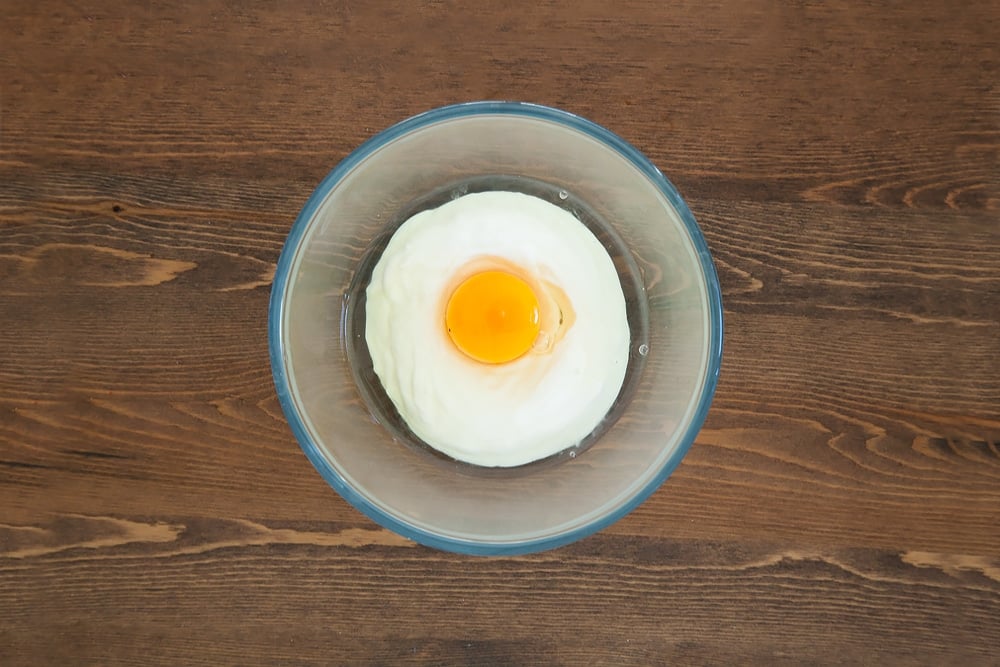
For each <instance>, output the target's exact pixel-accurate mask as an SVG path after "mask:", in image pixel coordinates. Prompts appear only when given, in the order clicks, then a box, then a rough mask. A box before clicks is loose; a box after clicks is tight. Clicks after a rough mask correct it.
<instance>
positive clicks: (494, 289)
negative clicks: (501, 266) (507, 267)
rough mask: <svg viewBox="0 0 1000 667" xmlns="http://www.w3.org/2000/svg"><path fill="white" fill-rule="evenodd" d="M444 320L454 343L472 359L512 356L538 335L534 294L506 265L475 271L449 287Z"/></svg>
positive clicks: (491, 360)
mask: <svg viewBox="0 0 1000 667" xmlns="http://www.w3.org/2000/svg"><path fill="white" fill-rule="evenodd" d="M445 325H446V327H447V329H448V335H449V336H450V337H451V340H452V342H453V343H454V344H455V346H456V347H457V348H458V349H459V350H461V351H462V352H464V353H465V354H466V355H468V356H469V357H471V358H473V359H475V360H476V361H480V362H482V363H486V364H503V363H506V362H508V361H513V360H515V359H517V358H518V357H520V356H522V355H524V354H525V353H526V352H528V350H530V349H531V347H532V345H534V343H535V339H536V338H538V330H539V324H538V297H537V296H536V295H535V293H534V291H532V289H531V286H530V285H528V283H526V282H525V281H524V280H521V279H520V278H518V277H517V276H515V275H513V274H510V273H507V272H506V271H483V272H481V273H476V274H474V275H472V276H471V277H469V278H466V279H465V280H464V281H463V282H462V283H461V284H459V286H458V287H457V288H455V291H454V292H452V294H451V298H450V299H449V300H448V306H447V309H446V312H445Z"/></svg>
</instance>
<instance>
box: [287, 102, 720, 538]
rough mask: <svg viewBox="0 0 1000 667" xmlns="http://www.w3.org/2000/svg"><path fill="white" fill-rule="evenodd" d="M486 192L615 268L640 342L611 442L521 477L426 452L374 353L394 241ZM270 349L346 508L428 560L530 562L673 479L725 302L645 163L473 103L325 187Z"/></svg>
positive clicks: (702, 398)
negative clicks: (556, 228)
mask: <svg viewBox="0 0 1000 667" xmlns="http://www.w3.org/2000/svg"><path fill="white" fill-rule="evenodd" d="M484 189H515V190H521V191H524V192H528V193H530V194H535V195H536V196H541V197H543V198H546V199H548V200H550V201H552V202H553V203H556V204H558V205H562V206H564V207H565V208H568V209H570V210H571V211H573V212H574V214H576V215H577V217H578V218H580V219H581V220H582V221H583V222H585V223H586V224H588V226H590V227H591V228H592V229H593V230H594V231H595V233H596V234H597V235H598V237H599V238H600V239H601V240H602V242H604V244H605V246H606V247H607V248H608V251H609V253H610V254H611V255H612V257H613V258H614V260H615V265H616V267H617V268H618V272H619V278H620V279H621V282H622V288H623V291H624V293H625V295H626V305H627V309H628V317H629V324H630V328H631V330H632V350H631V355H630V363H629V369H628V371H627V373H626V381H625V385H624V387H623V388H622V392H621V394H620V395H619V399H618V401H617V402H616V403H615V406H614V407H613V408H612V410H611V412H610V413H609V415H608V416H607V418H606V419H605V420H604V422H603V423H602V425H601V426H599V427H598V429H597V430H596V431H595V432H594V433H593V434H592V436H591V437H590V438H588V439H587V440H586V441H584V442H583V443H581V444H580V445H579V446H577V447H574V448H571V449H568V450H566V451H564V452H562V453H560V454H557V455H555V456H553V457H550V458H548V459H545V460H543V461H539V462H535V463H531V464H528V465H525V466H520V467H518V468H508V469H493V468H479V467H476V466H471V465H468V464H464V463H461V462H457V461H454V460H451V459H448V458H447V457H444V456H443V455H440V454H437V453H436V452H434V451H433V450H431V449H430V448H428V447H427V446H426V445H423V444H422V443H420V442H419V440H417V439H416V438H415V437H414V436H413V435H412V434H411V433H410V432H409V431H408V429H407V428H406V425H405V423H402V422H401V420H399V417H398V415H397V414H396V413H395V410H394V409H393V408H392V405H391V403H390V402H388V401H387V400H386V398H385V396H384V394H383V393H382V391H381V388H380V385H379V383H378V380H377V378H376V377H375V376H374V374H373V373H372V372H371V367H370V359H369V357H368V355H367V349H366V347H365V342H364V335H363V331H364V290H365V287H366V284H367V283H366V281H367V278H368V276H369V275H370V272H371V268H372V266H373V264H374V262H375V261H377V259H378V256H379V253H380V252H381V250H382V248H384V246H385V243H386V242H387V239H388V237H389V236H391V233H392V231H393V230H394V229H395V228H396V227H398V225H399V224H401V223H402V222H403V221H405V219H406V218H407V217H409V215H411V214H412V213H414V212H416V211H417V210H420V209H422V208H427V207H431V206H436V205H439V204H440V203H443V202H444V201H447V200H448V199H452V198H455V197H458V196H461V195H462V194H465V193H467V192H473V191H477V190H484ZM269 337H270V352H271V365H272V369H273V372H274V381H275V385H276V387H277V392H278V397H279V399H280V401H281V406H282V408H283V410H284V412H285V415H286V416H287V418H288V421H289V423H290V425H291V427H292V431H293V432H294V434H295V437H296V438H297V439H298V441H299V443H300V444H301V446H302V449H303V450H304V451H305V453H306V455H307V456H308V457H309V460H310V461H312V463H313V465H314V466H315V467H316V468H317V470H319V472H320V474H321V475H322V476H323V478H324V479H325V480H326V481H327V482H328V483H329V484H330V485H331V486H332V487H333V488H334V489H336V490H337V491H338V492H339V493H340V494H341V495H342V496H343V497H344V498H345V499H346V500H347V501H348V502H350V503H351V504H352V505H354V506H355V507H356V508H358V509H359V510H361V511H362V512H364V513H365V514H367V515H368V516H369V517H371V518H372V519H373V520H375V521H376V522H378V523H379V524H381V525H383V526H385V527H386V528H389V529H391V530H394V531H396V532H397V533H399V534H401V535H403V536H405V537H408V538H411V539H413V540H416V541H417V542H420V543H423V544H426V545H429V546H432V547H437V548H440V549H445V550H449V551H457V552H462V553H472V554H486V555H494V554H496V555H498V554H518V553H528V552H533V551H541V550H544V549H549V548H552V547H556V546H560V545H563V544H566V543H569V542H572V541H574V540H577V539H580V538H581V537H584V536H586V535H589V534H591V533H593V532H595V531H597V530H600V529H601V528H603V527H605V526H607V525H609V524H610V523H612V522H614V521H616V520H617V519H619V518H621V517H622V516H624V515H625V514H626V513H628V512H629V511H630V510H632V509H633V508H635V507H636V506H637V505H638V504H639V503H641V502H642V501H643V500H644V499H645V498H646V497H648V496H649V495H650V494H651V493H652V492H653V491H654V490H656V488H657V487H659V486H660V484H662V483H663V481H664V480H665V479H666V478H667V477H668V476H669V475H670V473H671V472H672V471H673V470H674V468H676V467H677V465H678V464H679V463H680V461H681V459H682V458H683V456H684V454H685V453H686V452H687V450H688V449H689V447H690V446H691V443H692V442H693V441H694V439H695V436H696V435H697V432H698V429H699V428H700V427H701V424H702V423H703V421H704V419H705V415H706V413H707V411H708V407H709V404H710V403H711V399H712V395H713V392H714V390H715V385H716V381H717V377H718V373H719V366H720V363H721V356H722V301H721V296H720V292H719V281H718V277H717V276H716V273H715V269H714V266H713V264H712V260H711V257H710V255H709V252H708V248H707V246H706V245H705V240H704V238H703V237H702V234H701V232H700V230H699V229H698V225H697V223H696V222H695V220H694V217H693V216H692V214H691V212H690V210H688V207H687V205H686V204H685V203H684V201H683V200H682V199H681V197H680V195H679V194H678V193H677V190H676V189H675V188H674V187H673V185H672V184H671V183H670V182H669V181H668V180H667V179H666V178H665V177H664V176H663V175H662V174H661V173H660V172H659V171H658V170H657V169H656V167H654V166H653V164H652V163H650V162H649V160H647V159H646V158H645V157H644V156H643V155H642V154H641V153H639V152H638V151H637V150H636V149H635V148H633V147H632V146H630V145H629V144H628V143H626V142H625V141H623V140H622V139H620V138H619V137H617V136H615V135H614V134H612V133H611V132H609V131H607V130H606V129H604V128H602V127H600V126H598V125H595V124H594V123H592V122H590V121H587V120H584V119H582V118H580V117H578V116H575V115H573V114H570V113H567V112H564V111H560V110H557V109H552V108H548V107H543V106H538V105H532V104H524V103H510V102H473V103H469V104H459V105H454V106H448V107H442V108H439V109H435V110H433V111H429V112H427V113H424V114H421V115H418V116H415V117H413V118H410V119H408V120H405V121H403V122H401V123H399V124H397V125H395V126H393V127H391V128H389V129H387V130H385V131H383V132H381V133H380V134H378V135H376V136H375V137H373V138H372V139H370V140H368V141H367V142H365V143H364V144H362V145H361V146H360V147H359V148H358V149H357V150H355V151H354V152H353V153H351V154H350V155H349V156H348V157H347V158H346V159H344V161H343V162H341V163H340V164H339V165H338V166H337V167H336V168H335V169H334V170H333V171H332V172H330V174H329V175H328V176H327V177H326V178H325V179H324V180H323V182H322V183H320V185H319V187H317V188H316V191H315V192H314V193H313V195H312V197H310V199H309V201H308V202H307V203H306V205H305V207H304V208H303V210H302V212H301V213H300V214H299V217H298V219H297V220H296V221H295V224H294V225H293V226H292V229H291V232H290V233H289V235H288V239H287V241H286V243H285V246H284V249H283V250H282V253H281V257H280V259H279V261H278V267H277V271H276V273H275V278H274V285H273V288H272V291H271V303H270V313H269Z"/></svg>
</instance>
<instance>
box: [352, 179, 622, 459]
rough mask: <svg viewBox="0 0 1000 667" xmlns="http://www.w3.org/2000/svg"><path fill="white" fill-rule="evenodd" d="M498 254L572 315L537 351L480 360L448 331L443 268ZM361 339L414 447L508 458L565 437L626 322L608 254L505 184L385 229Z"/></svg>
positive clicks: (611, 385) (574, 434) (602, 405)
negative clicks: (415, 440)
mask: <svg viewBox="0 0 1000 667" xmlns="http://www.w3.org/2000/svg"><path fill="white" fill-rule="evenodd" d="M483 257H498V258H501V259H502V260H505V261H506V262H510V263H512V264H514V265H516V266H518V267H520V268H521V269H522V270H523V271H524V272H525V273H526V274H528V275H530V276H531V277H533V278H534V279H535V280H541V281H547V282H549V283H551V284H553V285H556V286H557V287H559V288H560V289H562V291H563V292H564V293H565V295H566V297H567V298H568V299H569V302H570V304H571V305H572V308H573V310H574V311H575V314H576V320H575V322H574V323H573V325H572V326H571V327H569V329H568V330H567V331H566V333H565V336H564V337H562V339H561V340H558V341H557V342H556V343H555V344H554V345H553V346H552V348H551V350H549V351H547V352H545V353H537V354H536V353H529V354H526V355H525V356H523V357H520V358H519V359H516V360H514V361H512V362H509V363H506V364H497V365H491V364H483V363H480V362H477V361H474V360H472V359H470V358H469V357H467V356H466V355H464V354H463V353H462V352H460V351H459V350H458V349H457V348H456V347H455V345H454V344H453V343H452V341H451V340H450V338H449V336H448V334H447V331H446V329H445V323H444V309H445V306H446V304H447V299H448V297H449V296H450V294H451V291H452V289H453V288H454V284H453V276H455V275H456V274H457V273H458V272H459V271H460V270H462V268H463V266H467V265H468V264H469V263H470V262H473V261H476V260H478V259H480V258H483ZM366 297H367V306H366V309H367V315H366V323H365V339H366V342H367V344H368V350H369V352H370V354H371V358H372V362H373V364H374V370H375V373H376V374H377V375H378V377H379V380H380V381H381V382H382V386H383V388H384V389H385V391H386V394H387V395H388V396H389V398H390V399H391V400H392V402H393V404H394V405H395V406H396V409H397V410H398V411H399V414H400V416H401V417H402V418H403V420H404V421H405V422H406V424H407V425H408V426H409V427H410V429H411V430H412V431H413V433H414V434H416V435H417V436H418V437H419V438H421V439H422V440H423V441H424V442H426V443H427V444H428V445H430V446H432V447H434V448H436V449H438V450H439V451H441V452H443V453H445V454H447V455H448V456H451V457H453V458H455V459H458V460H461V461H466V462H468V463H472V464H476V465H480V466H504V467H509V466H517V465H522V464H525V463H530V462H531V461H535V460H537V459H541V458H544V457H546V456H550V455H552V454H555V453H557V452H559V451H562V450H563V449H566V448H568V447H572V446H573V445H575V444H577V443H579V442H580V441H581V440H582V439H583V438H585V437H586V436H587V435H589V434H590V433H591V432H592V431H593V430H594V429H595V428H596V427H597V426H598V424H600V422H601V420H602V419H603V418H604V417H605V415H606V414H607V412H608V410H609V409H610V408H611V405H612V404H613V403H614V400H615V398H616V397H617V395H618V392H619V390H620V389H621V386H622V382H623V380H624V378H625V368H626V365H627V363H628V354H629V341H630V333H629V328H628V320H627V319H626V315H625V297H624V295H623V294H622V289H621V284H620V283H619V280H618V274H617V272H616V270H615V267H614V264H613V263H612V261H611V258H610V256H609V255H608V253H607V252H606V251H605V249H604V247H603V246H602V245H601V243H600V242H599V241H598V240H597V238H596V237H595V236H594V235H593V234H592V233H591V232H590V231H589V230H588V229H587V228H586V227H585V226H584V225H583V223H581V222H580V221H579V220H577V219H576V218H575V217H574V216H573V215H572V214H571V213H569V212H568V211H565V210H563V209H561V208H559V207H558V206H555V205H553V204H550V203H548V202H546V201H544V200H541V199H539V198H537V197H532V196H529V195H524V194H520V193H514V192H482V193H476V194H469V195H465V196H463V197H460V198H458V199H456V200H454V201H451V202H449V203H447V204H444V205H442V206H441V207H439V208H436V209H432V210H427V211H423V212H421V213H418V214H417V215H415V216H413V217H412V218H410V219H409V220H407V221H406V222H405V223H403V225H402V226H401V227H400V228H399V229H398V230H397V231H396V233H395V234H393V236H392V238H391V239H390V241H389V244H388V246H387V247H386V249H385V251H384V253H383V254H382V257H381V258H380V259H379V261H378V263H377V264H376V266H375V269H374V271H373V273H372V278H371V283H370V284H369V286H368V289H367V293H366Z"/></svg>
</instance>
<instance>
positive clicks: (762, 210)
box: [0, 0, 1000, 666]
mask: <svg viewBox="0 0 1000 667" xmlns="http://www.w3.org/2000/svg"><path fill="white" fill-rule="evenodd" d="M183 4H185V3H172V2H163V1H161V0H155V1H154V2H151V3H147V2H132V3H127V2H111V1H110V0H108V1H104V2H101V1H95V0H72V1H70V0H42V1H41V2H35V1H28V0H4V1H3V3H2V9H3V12H2V19H0V313H2V317H3V322H2V326H0V665H4V666H9V665H44V664H52V665H73V664H102V665H126V664H154V663H160V664H184V665H218V664H240V665H248V664H317V665H319V664H360V665H364V664H370V665H397V664H449V665H450V664H454V665H522V664H524V665H528V664H541V665H549V664H552V665H608V664H632V665H660V664H733V663H759V664H767V665H781V664H789V665H798V664H861V663H869V664H872V663H878V664H894V665H909V664H927V665H946V664H954V665H990V664H992V665H997V664H1000V622H998V618H1000V449H998V448H1000V323H998V319H1000V161H998V150H1000V83H998V82H1000V53H998V47H997V36H998V35H1000V6H998V5H997V4H996V2H994V1H993V0H973V1H969V2H960V3H958V4H951V3H944V2H930V1H927V0H912V1H905V2H886V3H876V2H863V1H860V0H859V1H856V2H847V1H841V2H832V3H823V2H813V3H810V2H789V3H779V2H773V3H772V2H764V1H763V0H725V1H723V0H718V1H716V2H707V3H706V2H701V1H698V2H694V1H692V2H660V1H659V0H649V1H647V2H621V3H610V2H606V1H605V0H581V1H578V2H570V1H567V2H547V1H542V0H539V1H534V2H509V1H504V0H492V1H490V2H479V3H473V2H467V3H460V2H430V1H423V2H416V1H414V2H386V1H373V0H372V1H365V2H360V1H353V2H348V1H346V0H343V1H339V2H338V1H330V2H302V1H298V0H289V1H283V2H276V1H273V0H272V1H268V2H260V3H256V4H254V3H249V2H242V1H240V0H206V1H205V2H200V3H190V4H191V6H190V7H188V8H184V7H182V5H183ZM483 98H503V99H522V100H529V101H534V102H540V103H544V104H550V105H555V106H559V107H563V108H565V109H568V110H570V111H573V112H577V113H579V114H582V115H585V116H587V117H589V118H591V119H593V120H595V121H597V122H599V123H601V124H603V125H605V126H607V127H608V128H610V129H612V130H613V131H615V132H617V133H619V134H620V135H622V136H623V137H625V138H626V139H628V140H629V141H631V142H632V143H634V144H635V145H636V146H637V147H638V148H639V149H640V150H642V151H644V152H645V153H646V154H647V155H649V156H650V158H652V160H653V161H654V162H656V163H657V164H658V165H659V166H660V167H661V168H662V169H663V171H664V172H665V173H667V174H668V176H669V177H670V178H671V179H672V180H673V181H674V182H675V183H676V185H677V186H678V188H679V189H680V190H681V192H682V193H683V194H684V195H685V197H686V198H687V199H688V202H689V204H690V206H691V208H692V209H693V211H694V213H695V215H696V216H697V218H698V220H699V221H700V223H701V225H702V227H703V229H704V231H705V234H706V237H707V239H708V243H709V246H710V247H711V250H712V252H713V253H714V256H715V260H716V264H717V267H718V270H719V274H720V277H721V280H722V284H723V292H724V301H725V315H726V326H727V330H726V341H725V360H724V365H723V373H722V380H721V384H720V385H719V389H718V393H717V398H716V401H715V403H714V405H713V407H712V410H711V412H710V414H709V416H708V420H707V423H706V425H705V428H704V430H703V431H702V433H701V435H700V436H699V438H698V440H697V443H696V444H695V446H694V447H693V448H692V450H691V453H690V454H689V456H688V457H687V458H686V459H685V461H684V463H683V464H682V465H681V467H680V468H679V469H678V471H677V472H676V474H675V475H674V476H673V477H672V478H671V479H670V480H669V481H668V482H667V484H666V485H665V486H664V487H663V488H661V489H660V490H659V491H658V492H657V493H656V494H654V496H653V497H652V498H651V499H650V500H649V501H648V502H646V503H645V504H644V505H643V506H642V507H640V508H639V509H638V510H636V511H635V512H634V513H633V514H631V515H630V516H628V517H626V518H625V519H624V520H622V521H620V522H619V523H617V524H615V525H614V526H612V527H610V528H608V529H607V530H605V531H603V532H602V533H600V534H598V535H596V536H594V537H591V538H588V539H585V540H583V541H581V542H579V543H577V544H575V545H572V546H569V547H566V548H563V549H559V550H556V551H552V552H548V553H543V554H539V555H535V556H528V557H521V558H503V559H479V558H472V557H463V556H457V555H450V554H445V553H439V552H436V551H432V550H430V549H426V548H423V547H419V546H415V545H414V544H412V543H409V542H407V541H405V540H403V539H401V538H399V537H396V536H394V535H393V534H391V533H388V532H386V531H384V530H381V529H379V528H378V527H377V526H376V525H374V524H373V523H371V522H370V521H368V520H367V519H366V518H364V517H363V516H362V515H360V514H359V513H358V512H356V511H355V510H353V509H352V508H350V507H349V506H348V505H347V504H346V503H345V502H344V501H342V500H341V499H340V498H339V497H338V496H337V495H336V494H335V493H334V492H333V491H332V490H331V489H329V488H328V487H327V486H326V484H325V483H324V482H323V481H322V479H321V478H320V476H319V475H318V474H317V473H316V472H315V471H314V470H313V469H312V467H311V466H310V464H309V463H308V461H307V460H306V458H305V456H304V455H303V454H302V453H301V451H300V450H299V447H298V445H297V444H296V443H295V441H294V439H293V437H292V435H291V433H290V431H289V428H288V426H287V424H286V422H285V421H284V419H283V417H282V415H281V412H280V410H279V407H278V404H277V400H276V398H275V395H274V392H273V387H272V383H271V376H270V370H269V366H268V358H267V347H266V331H265V323H266V309H267V303H268V295H269V287H270V282H271V279H272V275H273V271H274V266H275V262H276V260H277V257H278V253H279V251H280V249H281V245H282V242H283V239H284V236H285V234H286V233H287V232H288V229H289V227H290V225H291V223H292V221H293V219H294V218H295V215H296V214H297V212H298V210H299V209H300V207H301V206H302V204H303V203H304V202H305V200H306V198H307V197H308V195H309V193H310V192H311V190H312V188H313V187H314V186H315V184H316V183H318V181H319V180H320V179H321V178H322V177H323V176H324V175H325V174H326V172H327V171H328V170H329V169H331V168H332V167H333V165H334V164H336V163H337V162H338V161H339V160H340V159H341V158H342V157H343V156H344V155H345V154H346V153H347V152H348V151H349V150H351V149H352V148H353V147H355V146H356V145H357V144H359V143H360V142H361V141H363V140H364V139H366V138H367V137H369V136H371V135H372V134H373V133H374V132H376V131H378V130H379V129H381V128H383V127H385V126H387V125H389V124H391V123H393V122H395V121H398V120H401V119H403V118H405V117H407V116H409V115H411V114H413V113H416V112H419V111H423V110H426V109H429V108H431V107H434V106H438V105H441V104H445V103H451V102H458V101H467V100H474V99H483Z"/></svg>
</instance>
